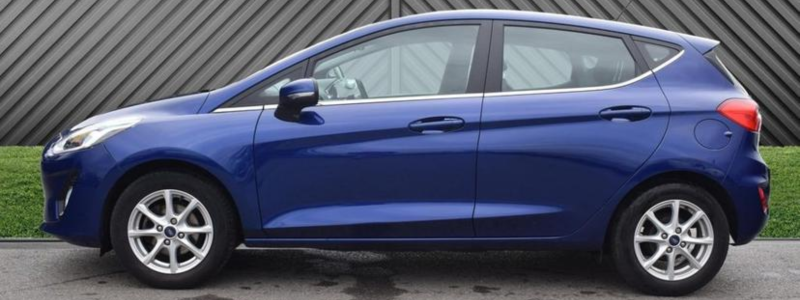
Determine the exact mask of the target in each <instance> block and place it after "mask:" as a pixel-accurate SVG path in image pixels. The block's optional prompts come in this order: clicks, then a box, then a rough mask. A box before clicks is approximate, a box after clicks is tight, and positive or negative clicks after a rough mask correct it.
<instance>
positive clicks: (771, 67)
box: [0, 0, 800, 145]
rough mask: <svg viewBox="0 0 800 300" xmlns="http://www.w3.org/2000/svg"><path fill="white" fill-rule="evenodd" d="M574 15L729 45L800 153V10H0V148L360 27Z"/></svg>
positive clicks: (86, 6)
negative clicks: (425, 19) (437, 14)
mask: <svg viewBox="0 0 800 300" xmlns="http://www.w3.org/2000/svg"><path fill="white" fill-rule="evenodd" d="M474 8H490V9H512V10H528V11H543V12H550V13H559V14H570V15H578V16H585V17H592V18H600V19H610V20H619V21H622V22H629V23H634V24H641V25H646V26H652V27H658V28H665V29H669V30H673V31H678V32H685V33H689V34H694V35H698V36H705V37H710V38H713V39H718V40H721V41H722V42H723V43H724V45H723V47H722V49H721V53H720V55H721V57H722V59H723V60H724V61H725V63H726V64H727V65H728V67H729V68H730V69H731V71H732V72H733V73H734V74H735V75H736V76H737V77H738V78H739V79H740V80H741V81H742V83H743V84H744V85H745V87H746V88H747V89H748V90H749V91H750V92H751V94H752V95H753V97H754V98H755V99H756V100H757V101H759V102H760V103H761V104H762V112H763V114H764V132H763V136H762V142H763V143H765V144H771V145H800V100H798V99H800V76H798V75H800V0H767V1H765V0H704V1H698V0H663V1H662V0H596V1H594V0H383V1H380V0H376V1H371V0H352V1H334V0H300V1H297V0H294V1H289V0H270V1H247V0H228V1H224V0H118V1H111V0H0V145H31V144H41V143H43V142H44V141H46V140H47V139H49V138H50V137H52V136H53V135H55V134H56V133H57V132H59V131H60V130H63V129H64V128H68V127H69V126H72V125H74V124H76V123H78V122H80V121H81V120H83V119H85V118H87V117H89V116H91V115H95V114H98V113H102V112H106V111H110V110H113V109H116V108H118V107H120V106H123V105H129V104H135V103H141V102H144V101H146V100H147V99H154V98H160V97H165V96H169V95H171V94H176V93H185V92H191V91H196V90H200V89H210V88H216V87H220V86H223V85H225V84H226V83H228V82H232V81H235V80H237V79H239V78H242V77H244V76H246V75H248V74H250V73H252V72H254V71H256V70H258V69H261V68H263V67H265V66H267V65H268V64H270V63H271V62H273V61H276V60H278V59H280V58H281V57H284V56H286V55H289V54H291V53H293V52H295V51H297V50H300V49H302V48H305V47H307V46H309V45H312V44H314V43H316V42H319V41H322V40H324V39H326V38H328V37H331V36H334V35H336V34H339V33H342V32H345V31H347V30H350V29H353V28H356V27H358V26H362V25H365V24H369V23H373V22H377V21H381V20H385V19H389V18H395V17H401V16H407V15H411V14H416V13H422V12H429V11H437V10H451V9H474Z"/></svg>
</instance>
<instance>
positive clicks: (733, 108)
mask: <svg viewBox="0 0 800 300" xmlns="http://www.w3.org/2000/svg"><path fill="white" fill-rule="evenodd" d="M717 111H718V112H719V113H720V114H722V115H723V116H725V117H726V118H728V119H730V120H731V121H733V122H734V123H736V124H739V125H740V126H742V127H744V128H745V129H747V130H750V131H752V132H758V131H760V130H761V114H760V113H759V112H758V103H756V102H755V101H753V100H751V99H728V100H725V102H722V104H720V105H719V107H717Z"/></svg>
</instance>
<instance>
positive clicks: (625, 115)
mask: <svg viewBox="0 0 800 300" xmlns="http://www.w3.org/2000/svg"><path fill="white" fill-rule="evenodd" d="M652 114H653V111H651V110H650V109H649V108H647V107H644V106H632V105H625V106H614V107H609V108H606V109H603V110H601V111H600V117H601V118H603V119H606V120H609V121H611V122H636V121H641V120H644V119H647V118H649V117H650V115H652Z"/></svg>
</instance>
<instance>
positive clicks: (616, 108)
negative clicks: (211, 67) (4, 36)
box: [42, 10, 770, 295]
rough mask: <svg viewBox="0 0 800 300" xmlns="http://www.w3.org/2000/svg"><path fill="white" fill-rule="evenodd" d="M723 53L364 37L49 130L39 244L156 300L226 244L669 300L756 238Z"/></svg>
mask: <svg viewBox="0 0 800 300" xmlns="http://www.w3.org/2000/svg"><path fill="white" fill-rule="evenodd" d="M718 45H719V42H717V41H713V40H709V39H705V38H700V37H695V36H689V35H684V34H679V33H675V32H670V31H664V30H658V29H653V28H646V27H641V26H635V25H630V24H623V23H617V22H611V21H601V20H594V19H586V18H578V17H570V16H561V15H552V14H541V13H529V12H510V11H481V10H476V11H451V12H440V13H430V14H422V15H416V16H410V17H404V18H399V19H393V20H389V21H385V22H380V23H377V24H373V25H369V26H365V27H362V28H359V29H356V30H353V31H350V32H347V33H345V34H342V35H339V36H336V37H334V38H331V39H329V40H327V41H324V42H321V43H319V44H316V45H314V46H312V47H310V48H307V49H305V50H303V51H300V52H298V53H296V54H294V55H291V56H289V57H287V58H285V59H283V60H281V61H279V62H276V63H274V64H272V65H270V66H268V67H267V68H265V69H263V70H261V71H259V72H257V73H255V74H253V75H251V76H249V77H247V78H244V79H242V80H241V81H238V82H235V83H232V84H230V85H228V86H225V87H222V88H219V89H216V90H213V91H210V92H203V93H197V94H192V95H186V96H177V97H173V98H170V99H166V100H161V101H153V102H149V103H146V104H141V105H136V106H132V107H127V108H123V109H119V110H116V111H113V112H109V113H106V114H102V115H98V116H94V117H92V118H90V119H88V120H86V121H84V122H82V123H81V124H79V125H77V126H75V127H73V128H71V129H69V130H66V131H64V132H62V133H60V135H59V136H57V137H54V138H53V139H52V141H50V142H49V143H48V144H47V145H46V147H45V150H44V154H43V156H42V181H43V186H44V194H45V198H46V199H45V206H44V223H43V224H42V230H44V231H45V232H48V233H50V234H52V235H54V236H57V237H59V238H61V239H63V240H65V241H67V242H70V243H73V244H76V245H81V246H87V247H97V248H100V251H101V253H105V252H107V251H109V250H112V249H113V250H114V251H115V252H116V254H117V256H118V257H119V260H120V261H121V262H122V263H123V265H124V266H125V267H126V268H127V270H128V271H129V272H130V273H131V274H133V275H134V276H135V277H136V278H138V279H139V280H141V281H143V282H145V283H147V284H149V285H151V286H154V287H158V288H189V287H193V286H197V285H198V284H200V283H202V282H203V281H204V280H206V279H208V278H209V277H211V276H213V275H214V274H215V272H217V271H219V270H220V269H221V268H222V267H223V266H224V265H225V263H226V261H227V260H228V258H229V257H230V255H231V253H232V251H233V250H234V249H235V248H236V247H237V246H238V245H240V244H241V243H244V244H245V245H247V246H249V247H271V248H276V247H277V248H280V247H292V248H294V247H307V248H323V249H341V250H362V249H369V250H499V249H515V250H581V251H598V252H600V251H602V252H603V253H609V254H610V256H611V258H612V259H613V261H614V262H615V265H616V266H617V269H618V270H619V273H620V274H621V276H622V277H623V278H624V279H625V280H626V281H627V282H628V283H630V284H631V285H632V286H633V287H635V288H638V289H640V290H641V291H643V292H645V293H649V294H655V295H682V294H687V293H690V292H692V291H695V290H697V289H699V288H701V287H702V286H704V285H705V284H706V283H708V282H709V281H710V280H711V279H712V278H713V277H714V276H715V275H716V273H717V272H718V271H719V270H720V268H721V267H722V264H723V262H724V261H725V258H726V255H727V251H728V246H729V244H734V245H741V244H746V243H748V242H750V241H751V240H753V238H754V237H756V236H757V235H758V233H759V231H761V229H762V228H763V227H764V225H765V223H766V221H767V218H768V204H769V200H768V199H769V194H770V186H769V183H770V178H769V169H768V167H767V166H766V164H765V163H764V161H763V160H762V158H761V156H760V154H759V152H758V145H759V131H760V128H761V116H760V114H759V110H758V105H757V104H756V102H754V101H753V100H752V99H751V97H750V96H749V95H748V93H747V92H746V91H745V89H744V88H742V86H741V85H740V84H739V82H737V80H736V79H735V78H734V77H733V76H732V75H731V73H730V72H728V70H727V69H726V68H725V66H724V65H723V64H722V62H721V61H720V59H719V58H718V57H717V54H716V52H717V51H716V50H715V49H716V47H717V46H718Z"/></svg>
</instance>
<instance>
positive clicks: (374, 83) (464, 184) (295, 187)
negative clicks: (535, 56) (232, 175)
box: [255, 21, 490, 238]
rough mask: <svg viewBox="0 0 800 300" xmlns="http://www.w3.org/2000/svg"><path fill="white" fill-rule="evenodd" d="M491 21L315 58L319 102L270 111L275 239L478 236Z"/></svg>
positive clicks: (261, 184)
mask: <svg viewBox="0 0 800 300" xmlns="http://www.w3.org/2000/svg"><path fill="white" fill-rule="evenodd" d="M488 24H490V23H489V22H487V21H459V22H447V23H431V24H422V25H413V26H412V27H405V28H398V29H390V30H388V31H384V32H379V33H376V34H373V35H372V36H368V37H366V38H362V39H358V40H356V41H353V42H350V43H347V44H345V45H342V46H340V47H337V48H334V49H332V50H330V51H327V52H325V53H322V54H321V55H318V56H316V57H314V58H312V59H310V60H309V61H308V63H307V64H308V66H307V68H306V72H305V75H306V76H305V77H314V78H316V79H317V84H318V87H319V90H320V103H319V105H317V106H314V107H309V108H306V109H304V110H303V112H302V114H301V118H300V121H298V122H287V121H282V120H279V119H277V118H275V116H274V111H273V110H266V111H264V113H263V114H262V116H261V118H260V120H259V124H258V128H257V130H256V136H255V162H256V168H257V170H256V172H257V178H258V179H257V180H258V182H257V184H258V188H259V189H258V190H259V199H260V202H261V215H262V220H263V230H264V233H265V234H266V235H267V236H268V237H272V238H409V237H437V238H442V237H472V236H473V235H474V234H473V227H472V213H473V209H474V201H475V175H476V173H475V160H476V148H477V145H478V130H479V126H478V125H479V122H480V113H481V101H482V89H483V80H484V77H483V76H484V73H485V68H486V60H487V59H488V35H489V26H487V25H488Z"/></svg>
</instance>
